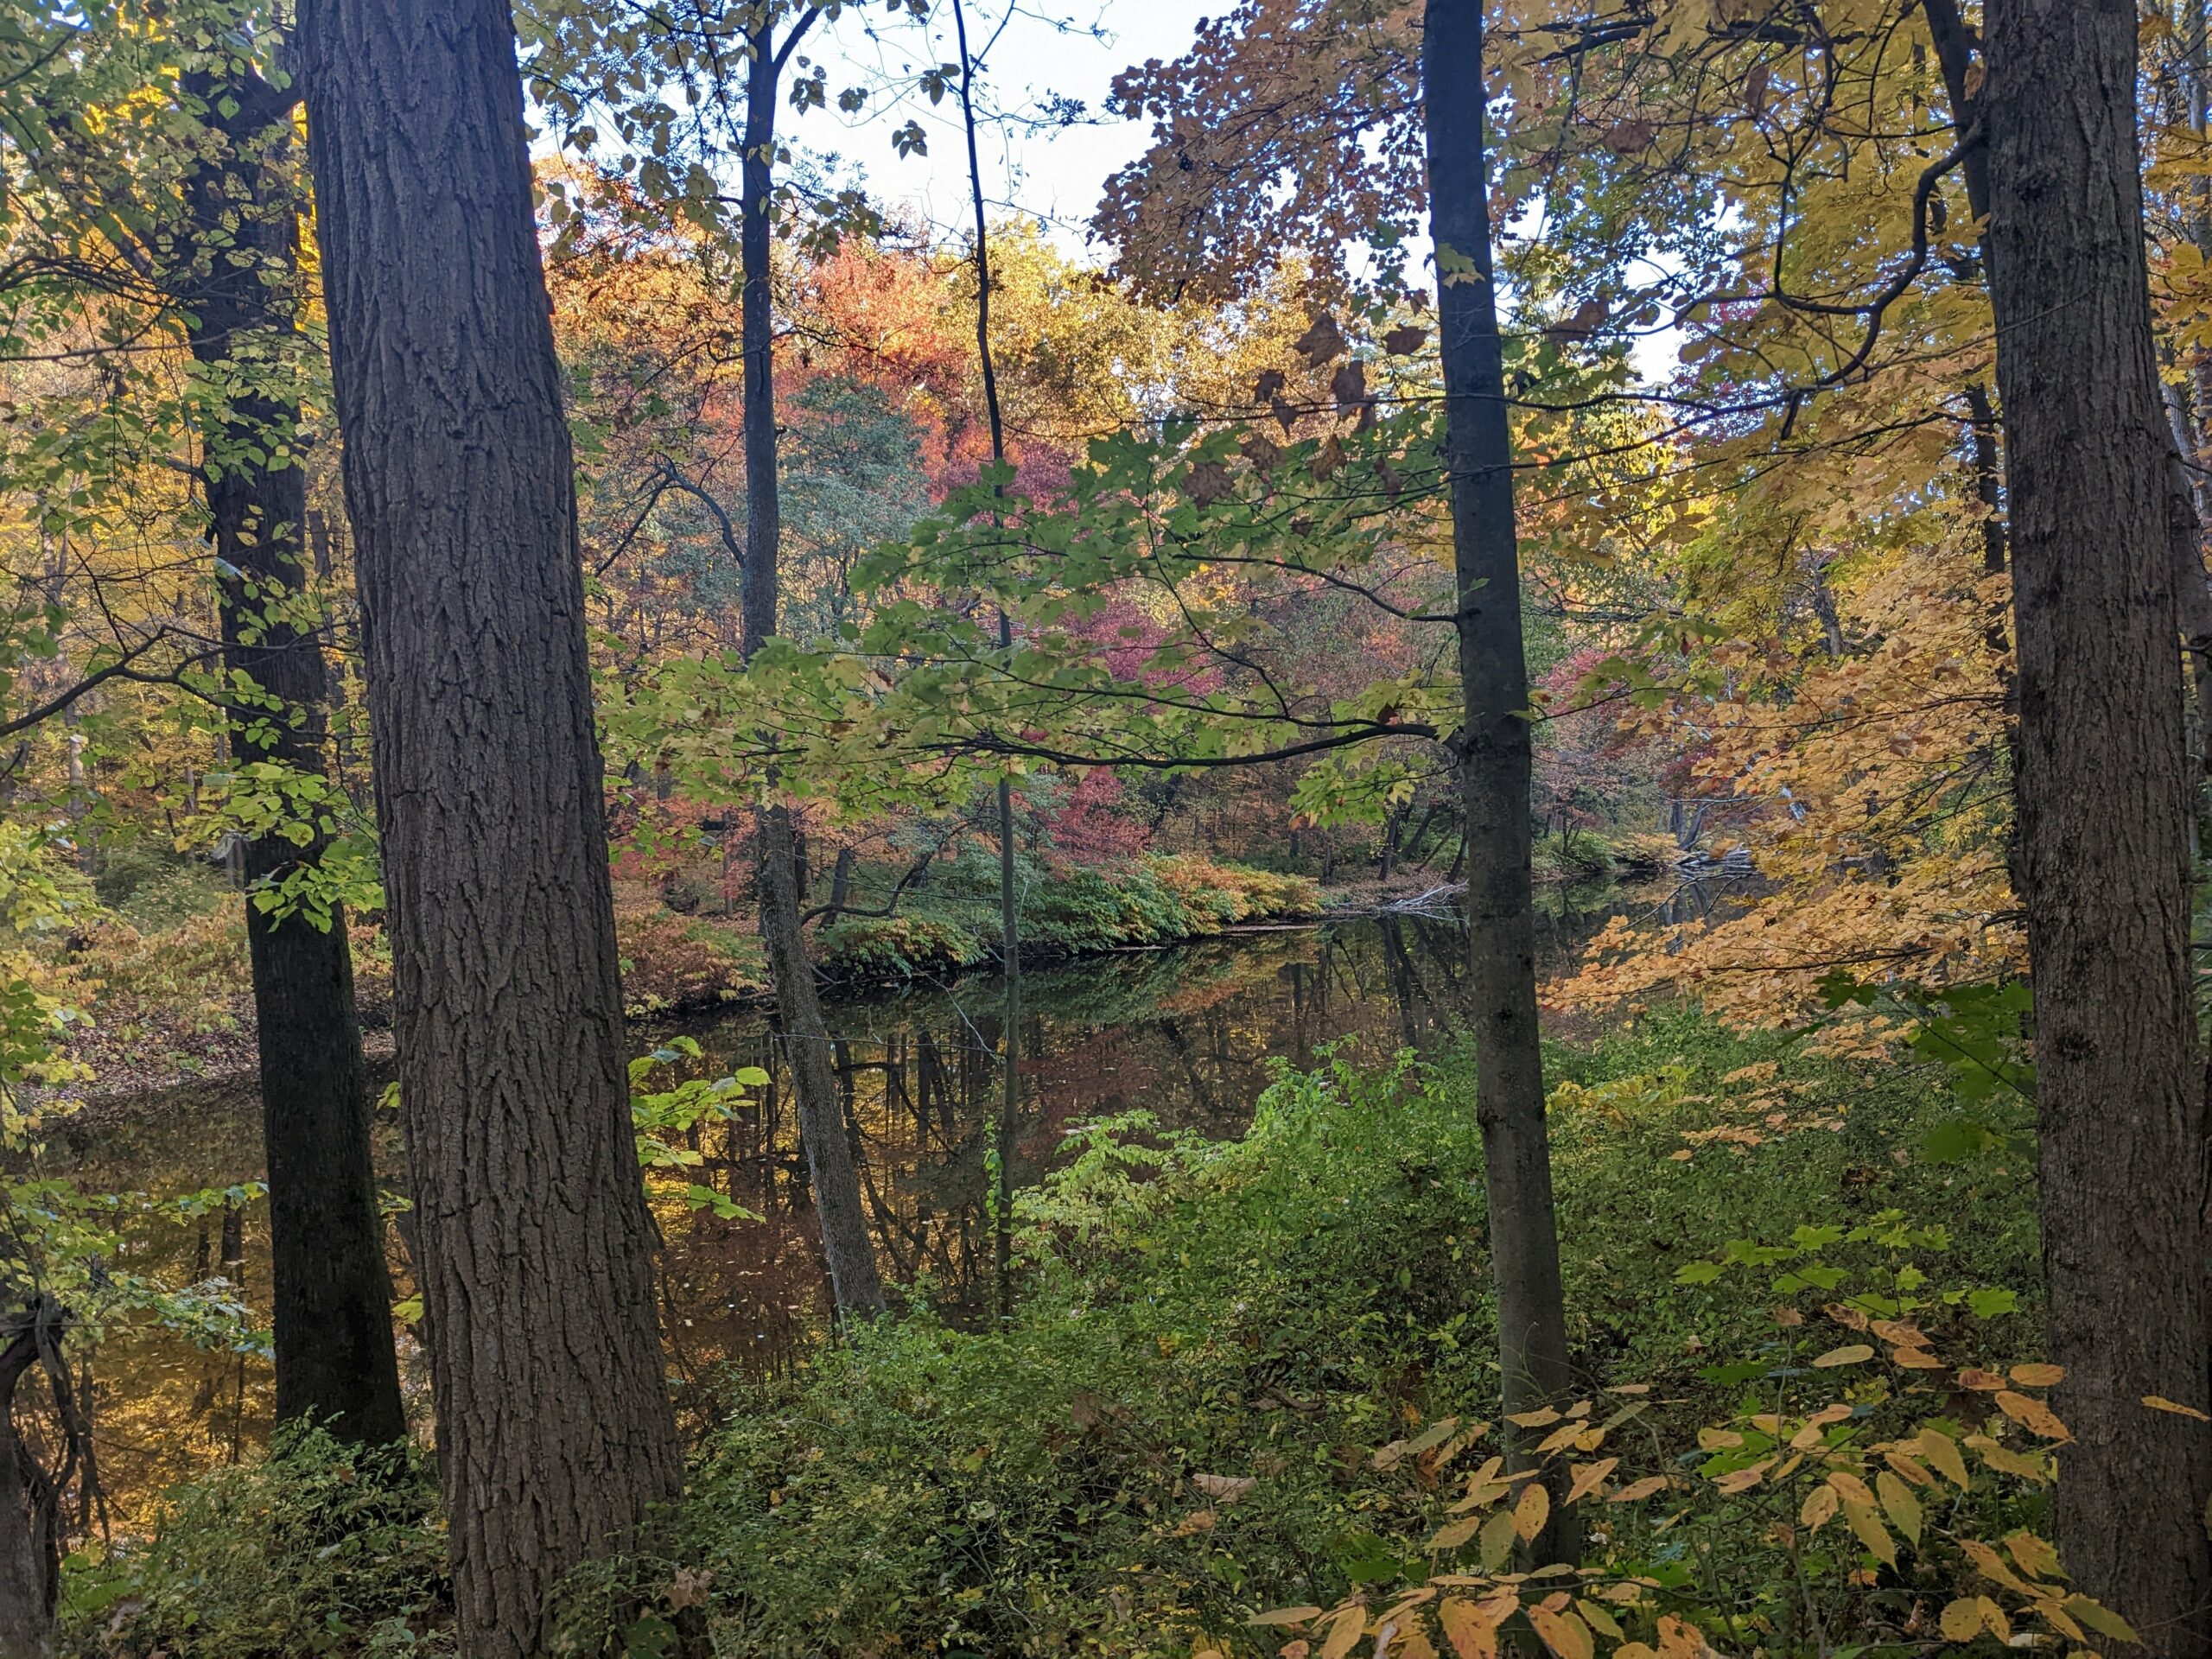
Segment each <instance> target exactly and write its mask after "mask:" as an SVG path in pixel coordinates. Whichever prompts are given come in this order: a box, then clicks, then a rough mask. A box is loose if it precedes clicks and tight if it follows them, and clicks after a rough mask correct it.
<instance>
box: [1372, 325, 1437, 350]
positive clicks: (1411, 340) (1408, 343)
mask: <svg viewBox="0 0 2212 1659" xmlns="http://www.w3.org/2000/svg"><path fill="white" fill-rule="evenodd" d="M1427 341H1428V330H1427V329H1426V328H1423V327H1419V326H1418V325H1416V324H1414V323H1408V324H1406V325H1405V327H1402V328H1393V329H1392V330H1391V331H1390V332H1389V334H1385V335H1383V350H1384V351H1386V352H1388V353H1390V355H1391V356H1393V357H1406V356H1409V355H1411V354H1412V353H1414V352H1417V351H1419V350H1421V347H1422V346H1424V345H1426V344H1427Z"/></svg>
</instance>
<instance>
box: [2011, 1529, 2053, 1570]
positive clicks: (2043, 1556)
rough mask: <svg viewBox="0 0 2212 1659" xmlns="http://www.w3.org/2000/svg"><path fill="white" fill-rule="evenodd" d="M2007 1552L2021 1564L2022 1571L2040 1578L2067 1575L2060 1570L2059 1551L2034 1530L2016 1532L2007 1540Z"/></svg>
mask: <svg viewBox="0 0 2212 1659" xmlns="http://www.w3.org/2000/svg"><path fill="white" fill-rule="evenodd" d="M2005 1554H2008V1555H2010V1556H2012V1559H2013V1560H2016V1561H2018V1563H2019V1564H2020V1571H2021V1572H2023V1573H2033V1574H2034V1575H2035V1576H2036V1577H2037V1578H2039V1579H2058V1578H2063V1577H2065V1576H2066V1575H2065V1574H2064V1573H2061V1572H2060V1571H2059V1570H2058V1552H2057V1551H2056V1550H2055V1549H2053V1548H2051V1547H2050V1545H2049V1544H2047V1543H2045V1542H2044V1541H2043V1540H2042V1539H2040V1538H2038V1537H2037V1536H2036V1535H2035V1534H2033V1533H2032V1532H2015V1533H2012V1534H2010V1535H2007V1536H2006V1538H2005Z"/></svg>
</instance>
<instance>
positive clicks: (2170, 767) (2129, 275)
mask: <svg viewBox="0 0 2212 1659" xmlns="http://www.w3.org/2000/svg"><path fill="white" fill-rule="evenodd" d="M1987 60H1988V79H1987V82H1986V86H1984V88H1983V90H1982V92H1981V98H1980V102H1981V106H1982V119H1983V122H1984V124H1985V127H1986V134H1987V143H1988V146H1989V191H1990V243H1991V251H1992V254H1993V260H1992V264H1993V270H1992V278H1993V281H1992V291H1993V299H1994V302H1995V308H1996V321H1997V337H1998V341H1999V351H1998V360H1997V370H1998V391H1999V399H2000V405H2001V410H2002V415H2003V418H2004V423H2005V451H2006V465H2007V471H2008V483H2009V489H2008V495H2009V500H2010V505H2011V508H2012V567H2013V598H2014V615H2015V637H2016V638H2017V639H2018V650H2019V702H2020V717H2019V725H2020V735H2019V779H2018V788H2019V821H2020V822H2019V836H2020V870H2021V899H2022V901H2023V903H2024V906H2025V908H2026V911H2027V918H2028V944H2029V953H2030V960H2031V966H2032V973H2033V976H2034V983H2035V995H2036V1011H2035V1013H2036V1059H2037V1108H2038V1116H2039V1119H2040V1125H2041V1130H2042V1181H2043V1225H2044V1264H2045V1268H2046V1270H2047V1273H2048V1274H2049V1279H2050V1346H2051V1357H2052V1358H2053V1359H2055V1360H2056V1361H2057V1362H2058V1363H2060V1364H2062V1365H2063V1366H2064V1367H2065V1368H2066V1372H2067V1375H2066V1380H2065V1382H2064V1383H2062V1384H2061V1385H2060V1387H2059V1389H2058V1392H2057V1395H2056V1403H2057V1408H2058V1410H2059V1413H2060V1414H2061V1415H2062V1416H2063V1417H2064V1418H2065V1420H2066V1421H2067V1423H2068V1425H2069V1427H2071V1428H2072V1430H2073V1432H2074V1434H2075V1439H2076V1443H2075V1444H2074V1445H2071V1446H2068V1447H2066V1448H2065V1451H2064V1452H2063V1465H2064V1478H2063V1480H2062V1481H2061V1482H2060V1483H2059V1486H2058V1496H2057V1523H2058V1542H2059V1546H2060V1549H2061V1552H2062V1554H2063V1556H2064V1558H2065V1561H2066V1567H2067V1570H2068V1572H2069V1573H2071V1574H2072V1575H2073V1577H2074V1580H2075V1582H2076V1583H2077V1584H2078V1585H2080V1586H2081V1587H2082V1589H2083V1590H2084V1591H2086V1592H2088V1593H2089V1594H2091V1595H2094V1596H2096V1597H2098V1598H2100V1599H2103V1600H2104V1601H2106V1602H2107V1603H2108V1604H2109V1605H2112V1606H2113V1607H2114V1608H2116V1609H2117V1610H2118V1611H2120V1612H2121V1613H2122V1614H2124V1615H2125V1616H2126V1618H2129V1619H2130V1620H2131V1621H2133V1624H2135V1626H2136V1628H2137V1629H2138V1630H2139V1631H2140V1632H2141V1633H2142V1635H2143V1636H2144V1637H2145V1640H2146V1641H2147V1642H2148V1643H2150V1644H2151V1648H2152V1651H2153V1652H2158V1653H2168V1654H2178V1653H2199V1652H2202V1651H2204V1650H2205V1648H2206V1617H2207V1615H2206V1610H2207V1607H2208V1605H2212V1546H2208V1542H2207V1539H2206V1536H2205V1530H2204V1523H2203V1513H2204V1506H2205V1499H2206V1497H2207V1494H2208V1492H2212V1430H2207V1429H2206V1427H2204V1425H2203V1424H2202V1423H2201V1422H2196V1421H2190V1420H2189V1419H2188V1418H2185V1417H2181V1416H2177V1415H2172V1414H2167V1413H2163V1412H2154V1411H2151V1410H2149V1409H2147V1408H2145V1407H2144V1406H2143V1404H2142V1403H2141V1402H2142V1400H2143V1397H2144V1396H2145V1395H2165V1396H2167V1397H2169V1398H2171V1399H2173V1400H2177V1401H2178V1402H2181V1403H2183V1405H2186V1406H2189V1407H2191V1408H2195V1409H2196V1410H2199V1411H2202V1410H2204V1409H2206V1408H2208V1406H2212V1376H2208V1370H2207V1359H2206V1351H2205V1325H2204V1311H2205V1310H2204V1302H2205V1292H2204V1274H2205V1262H2204V1250H2203V1240H2202V1233H2201V1232H2200V1230H2199V1218H2200V1217H2201V1215H2202V1208H2203V1205H2202V1200H2203V1197H2204V1174H2203V1167H2204V1165H2203V1160H2204V1149H2205V1145H2204V1134H2205V1126H2206V1117H2205V1107H2204V1093H2203V1084H2202V1077H2201V1075H2200V1073H2199V1070H2198V1056H2197V1041H2196V1020H2195V1018H2194V1015H2193V1014H2192V1012H2191V1007H2190V957H2189V921H2190V865H2189V845H2188V835H2187V823H2188V816H2187V815H2188V801H2187V794H2188V791H2187V782H2186V776H2185V771H2184V766H2183V713H2182V698H2183V693H2182V677H2181V655H2180V652H2178V651H2177V649H2176V648H2175V646H2176V640H2177V636H2178V633H2179V630H2180V616H2179V612H2178V609H2177V602H2176V594H2175V576H2176V569H2175V567H2176V560H2175V559H2174V557H2173V554H2172V542H2171V518H2169V516H2168V515H2169V508H2170V505H2171V489H2172V481H2173V473H2172V467H2171V453H2172V450H2171V440H2170V438H2169V436H2168V434H2167V432H2166V429H2165V416H2164V410H2163V408H2162V407H2161V403H2160V397H2159V391H2158V364H2157V359H2156V355H2155V353H2154V349H2153V345H2152V329H2151V311H2150V304H2149V296H2148V290H2147V283H2146V276H2145V258H2144V250H2143V227H2142V206H2143V204H2142V193H2141V187H2140V183H2139V175H2138V171H2137V155H2136V107H2135V76H2136V10H2135V8H2134V7H2133V5H2130V4H2127V3H2125V0H2094V3H2084V0H1990V3H1989V5H1988V8H1987Z"/></svg>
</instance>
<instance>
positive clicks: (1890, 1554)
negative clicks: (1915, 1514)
mask: <svg viewBox="0 0 2212 1659" xmlns="http://www.w3.org/2000/svg"><path fill="white" fill-rule="evenodd" d="M1843 1518H1844V1521H1845V1522H1846V1523H1847V1524H1848V1525H1849V1527H1850V1528H1851V1529H1852V1531H1853V1532H1855V1533H1857V1534H1858V1535H1859V1542H1860V1543H1862V1544H1864V1545H1866V1548H1868V1549H1869V1550H1871V1551H1872V1552H1873V1553H1874V1554H1876V1555H1877V1556H1878V1557H1879V1558H1880V1559H1881V1560H1882V1561H1883V1563H1884V1564H1885V1565H1886V1566H1890V1567H1895V1566H1896V1565H1897V1543H1896V1541H1894V1540H1893V1539H1891V1536H1890V1534H1889V1529H1888V1528H1886V1527H1885V1526H1884V1525H1883V1524H1882V1522H1881V1518H1880V1517H1879V1516H1877V1515H1876V1514H1875V1513H1874V1511H1873V1510H1872V1509H1871V1508H1869V1507H1868V1506H1867V1505H1866V1504H1864V1503H1852V1502H1850V1501H1849V1500H1846V1501H1845V1503H1844V1504H1843Z"/></svg>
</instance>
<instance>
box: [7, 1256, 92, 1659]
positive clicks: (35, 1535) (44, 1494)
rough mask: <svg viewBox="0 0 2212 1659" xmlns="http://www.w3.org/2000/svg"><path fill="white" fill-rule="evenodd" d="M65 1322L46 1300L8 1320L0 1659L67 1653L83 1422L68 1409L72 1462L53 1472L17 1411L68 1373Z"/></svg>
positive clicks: (47, 1658) (61, 1401) (59, 1399)
mask: <svg viewBox="0 0 2212 1659" xmlns="http://www.w3.org/2000/svg"><path fill="white" fill-rule="evenodd" d="M64 1323H65V1316H64V1314H63V1313H62V1311H61V1309H60V1307H59V1306H56V1305H55V1304H54V1302H52V1301H51V1300H48V1298H46V1297H45V1296H42V1295H41V1296H34V1297H32V1298H31V1299H30V1300H29V1302H28V1303H27V1304H25V1305H23V1306H19V1307H16V1308H13V1309H11V1310H10V1312H9V1313H8V1315H7V1317H6V1318H4V1319H0V1659H53V1656H54V1655H56V1654H58V1653H59V1652H60V1644H59V1642H58V1639H57V1636H56V1630H55V1623H54V1612H55V1609H56V1606H57V1605H58V1603H59V1600H60V1589H61V1538H60V1527H61V1513H60V1497H61V1487H62V1484H64V1483H65V1482H66V1481H67V1479H68V1478H69V1476H70V1473H71V1472H72V1471H73V1470H74V1469H75V1467H76V1465H77V1462H78V1457H79V1452H80V1451H81V1450H82V1447H83V1439H82V1436H81V1435H80V1434H79V1432H78V1430H79V1427H80V1425H79V1421H77V1420H76V1419H75V1417H74V1416H73V1415H72V1414H69V1412H68V1405H69V1402H68V1400H67V1396H66V1395H56V1397H55V1402H54V1403H55V1404H56V1405H57V1406H58V1407H60V1408H62V1411H63V1417H62V1420H61V1422H60V1428H61V1431H62V1438H63V1440H64V1442H65V1445H66V1446H67V1454H66V1456H67V1461H66V1463H65V1465H64V1467H63V1468H61V1469H60V1470H49V1469H48V1468H47V1467H46V1466H45V1465H43V1464H41V1462H40V1461H39V1459H38V1458H37V1456H36V1455H35V1453H34V1452H33V1451H32V1449H31V1446H30V1444H29V1441H28V1440H25V1439H24V1438H23V1436H22V1434H21V1433H19V1432H18V1431H17V1428H16V1409H17V1408H18V1407H20V1406H22V1405H25V1404H26V1403H27V1402H24V1401H23V1400H22V1399H21V1398H20V1395H22V1390H23V1385H24V1383H25V1382H26V1380H27V1379H39V1380H43V1381H47V1382H49V1383H50V1382H51V1381H52V1380H53V1378H54V1376H56V1375H57V1374H58V1375H60V1376H62V1377H63V1378H64V1379H65V1380H66V1378H67V1372H66V1370H62V1369H61V1359H60V1335H61V1329H62V1326H63V1324H64Z"/></svg>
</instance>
